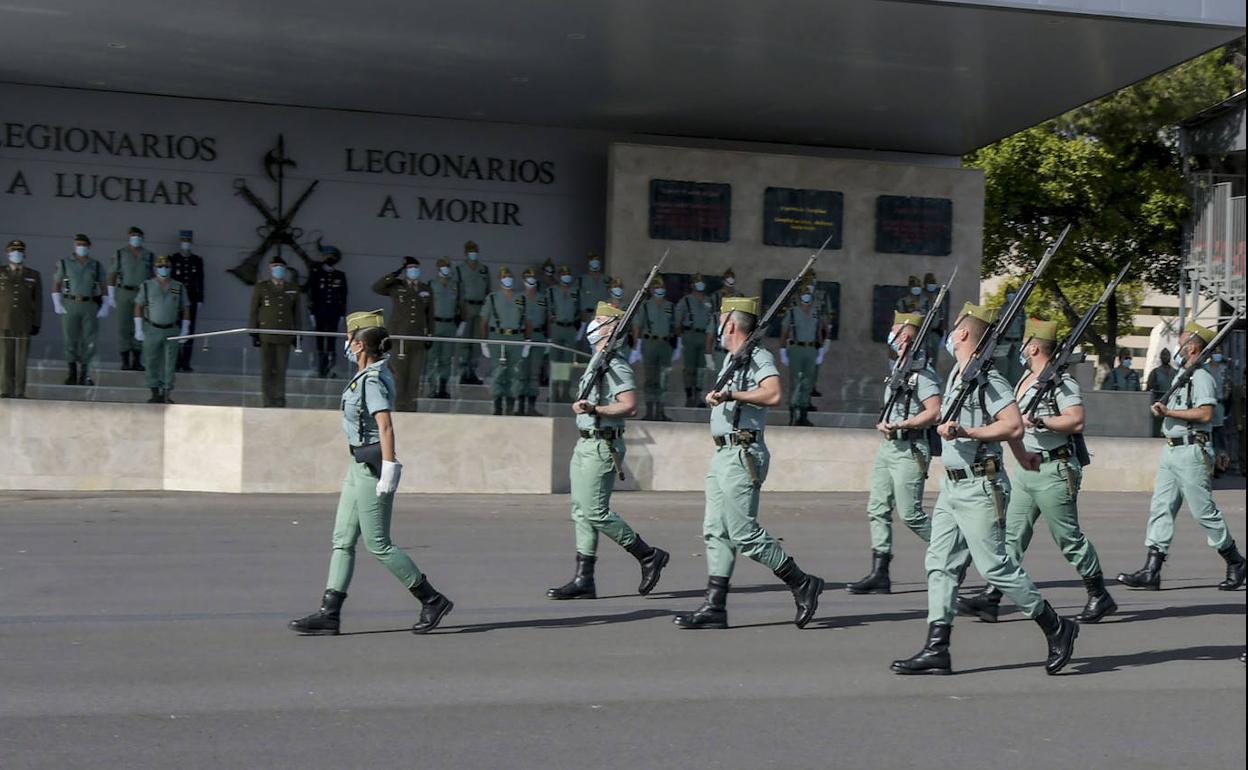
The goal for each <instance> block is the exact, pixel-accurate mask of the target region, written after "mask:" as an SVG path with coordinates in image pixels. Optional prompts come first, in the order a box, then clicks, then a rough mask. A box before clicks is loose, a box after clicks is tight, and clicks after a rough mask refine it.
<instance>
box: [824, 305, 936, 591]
mask: <svg viewBox="0 0 1248 770" xmlns="http://www.w3.org/2000/svg"><path fill="white" fill-rule="evenodd" d="M922 325H923V317H922V316H919V315H915V314H914V313H894V314H893V328H892V329H891V330H890V331H889V333H888V347H889V350H890V351H891V353H892V354H893V355H894V356H896V357H900V356H902V355H904V354H905V352H906V350H907V349H908V348H910V347H912V346H920V345H921V344H922V343H921V342H920V341H919V340H918V339H917V337H918V334H919V327H920V326H922ZM915 355H916V356H920V355H922V351H916V353H915ZM911 360H913V359H911ZM898 374H899V376H902V377H903V378H904V379H903V381H902V382H901V384H900V386H899V387H900V392H899V393H898V396H897V399H896V400H895V401H894V402H893V407H892V409H891V410H890V411H889V413H888V414H886V415H884V420H883V422H881V423H879V424H878V425H876V426H875V429H876V430H878V431H879V432H880V433H882V434H883V435H884V438H883V440H882V441H881V442H880V448H879V450H877V451H876V453H875V466H874V467H873V468H872V469H871V494H870V496H869V497H868V498H867V521H868V523H869V525H870V528H871V571H870V572H869V573H867V575H866V577H864V578H862V579H861V580H859V581H857V582H855V583H850V584H849V585H847V586H845V590H846V591H848V592H850V593H851V594H887V593H892V586H893V583H892V578H891V577H890V575H889V565H890V564H891V563H892V561H893V509H894V508H896V509H897V513H898V514H899V515H900V516H901V520H902V521H903V522H905V524H906V526H907V527H909V528H910V531H911V532H913V533H914V534H916V535H918V536H919V538H920V539H921V540H922V541H923V542H925V543H926V542H929V541H930V540H931V536H932V527H931V522H930V521H928V518H927V514H926V513H925V512H924V511H923V485H924V483H925V482H926V481H927V470H928V467H929V465H930V463H931V459H932V448H931V446H930V445H929V443H928V432H927V429H928V428H929V427H931V426H932V425H935V424H936V423H938V422H940V380H939V379H938V378H937V377H936V369H935V367H934V366H933V365H932V361H931V359H925V360H923V361H922V363H921V365H920V366H919V367H918V368H916V369H914V370H913V371H911V372H899V373H898ZM890 395H891V394H890V392H889V389H888V388H885V390H884V400H885V402H887V401H888V399H889V397H890Z"/></svg>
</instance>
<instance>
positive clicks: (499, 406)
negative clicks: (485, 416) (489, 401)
mask: <svg viewBox="0 0 1248 770" xmlns="http://www.w3.org/2000/svg"><path fill="white" fill-rule="evenodd" d="M502 413H503V399H501V398H496V399H494V414H495V416H498V415H501V414H502Z"/></svg>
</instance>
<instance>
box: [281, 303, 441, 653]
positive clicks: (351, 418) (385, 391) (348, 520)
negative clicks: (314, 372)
mask: <svg viewBox="0 0 1248 770" xmlns="http://www.w3.org/2000/svg"><path fill="white" fill-rule="evenodd" d="M383 323H384V321H383V319H382V314H381V311H380V310H374V311H372V312H365V313H352V314H351V315H349V316H347V344H346V354H347V360H348V361H350V362H351V363H353V364H355V366H356V372H355V376H353V377H352V378H351V381H350V382H348V383H347V386H346V388H344V389H343V391H342V432H343V433H345V434H346V435H347V442H348V448H349V449H350V450H351V460H350V461H349V462H348V464H347V475H346V478H344V479H343V481H342V494H341V495H340V496H339V497H338V513H337V515H336V516H335V517H334V537H333V543H334V549H333V551H332V552H331V555H330V557H329V577H328V578H327V579H326V582H325V593H324V595H323V596H322V597H321V608H320V610H318V611H317V612H314V613H312V614H311V615H308V616H307V617H303V618H299V619H298V620H292V621H290V624H289V628H290V629H291V630H292V631H295V632H297V633H300V634H306V635H316V636H336V635H337V634H338V630H339V625H340V621H341V618H340V614H341V611H342V603H343V601H344V600H345V599H346V598H347V588H348V587H349V586H350V585H351V576H352V574H353V573H354V572H355V545H356V543H357V542H358V541H359V539H360V536H361V535H363V537H364V547H365V548H367V549H368V552H369V553H371V554H372V555H373V556H374V557H376V559H377V561H379V562H381V564H382V566H383V567H385V568H386V569H387V570H389V571H390V574H392V575H394V576H395V578H397V579H398V581H399V582H400V583H402V584H403V585H404V586H405V587H406V588H407V590H409V591H411V592H412V595H413V596H415V597H416V598H417V599H419V600H420V604H421V610H420V619H419V620H418V621H417V622H416V623H415V625H413V626H412V633H414V634H427V633H429V632H430V631H432V630H433V629H435V628H437V626H438V624H439V623H441V622H442V618H444V617H446V614H447V613H448V612H450V611H451V609H452V608H453V607H454V606H455V605H454V603H453V602H451V600H450V599H448V598H446V597H445V596H443V595H442V594H441V593H439V592H438V591H437V590H436V589H435V588H434V587H433V585H432V584H431V583H430V582H429V578H428V577H427V576H425V575H424V574H423V573H422V572H421V571H420V568H418V567H417V566H416V563H415V562H413V561H412V559H411V557H409V556H408V555H407V554H406V553H404V552H403V551H402V550H400V549H399V548H397V547H395V545H394V543H393V542H391V540H390V517H391V514H392V513H393V510H394V493H395V491H396V490H397V489H398V486H399V479H400V477H401V476H402V471H403V466H402V465H401V464H400V463H399V461H398V457H397V456H396V454H395V435H394V423H393V422H392V421H391V413H392V412H393V411H394V380H393V379H392V378H391V376H390V367H389V361H390V356H389V355H388V354H389V353H390V351H391V340H390V334H389V332H387V331H386V329H385V327H384V326H383Z"/></svg>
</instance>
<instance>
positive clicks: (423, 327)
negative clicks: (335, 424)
mask: <svg viewBox="0 0 1248 770" xmlns="http://www.w3.org/2000/svg"><path fill="white" fill-rule="evenodd" d="M373 291H375V292H377V293H378V294H380V295H382V296H383V297H389V298H390V299H391V300H392V301H393V302H394V306H393V307H392V308H391V309H390V332H391V333H392V334H395V335H398V336H408V335H410V336H413V337H427V336H430V335H431V334H432V329H433V287H431V286H430V285H429V284H428V283H426V282H425V281H422V280H420V260H418V259H416V258H415V257H404V258H403V266H402V267H400V268H399V269H398V270H395V271H394V272H392V273H386V274H385V275H383V276H382V277H381V278H378V279H377V282H376V283H374V284H373ZM392 344H393V350H394V354H393V355H391V356H390V368H391V369H393V370H394V374H395V398H394V403H395V409H397V410H398V411H400V412H415V411H416V408H417V403H418V399H419V398H420V378H421V376H422V375H423V374H424V371H425V351H426V350H428V348H429V346H430V343H428V342H419V341H416V340H393V343H392Z"/></svg>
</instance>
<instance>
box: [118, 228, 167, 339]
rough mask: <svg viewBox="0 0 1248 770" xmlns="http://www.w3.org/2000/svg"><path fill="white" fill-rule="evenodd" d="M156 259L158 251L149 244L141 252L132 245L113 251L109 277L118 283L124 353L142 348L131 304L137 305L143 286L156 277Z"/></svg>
mask: <svg viewBox="0 0 1248 770" xmlns="http://www.w3.org/2000/svg"><path fill="white" fill-rule="evenodd" d="M155 261H156V255H155V254H152V252H150V251H148V250H147V249H145V248H140V249H139V253H138V254H135V253H134V250H133V249H131V248H130V247H129V246H123V247H121V248H120V249H117V251H116V252H114V253H113V264H112V267H111V268H109V279H110V281H112V282H113V285H115V286H116V287H117V289H116V291H115V293H114V294H115V296H114V297H113V299H114V300H115V301H116V302H117V307H118V308H120V311H119V312H118V313H117V350H118V351H119V352H121V353H135V352H138V351H139V350H141V349H142V348H141V346H140V345H139V341H138V340H136V339H135V338H134V322H133V321H132V320H130V319H131V315H130V308H133V307H134V298H135V295H137V294H138V293H139V286H141V285H142V284H143V282H144V281H146V280H147V279H148V278H151V277H152V275H153V273H152V265H153V263H154V262H155Z"/></svg>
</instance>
